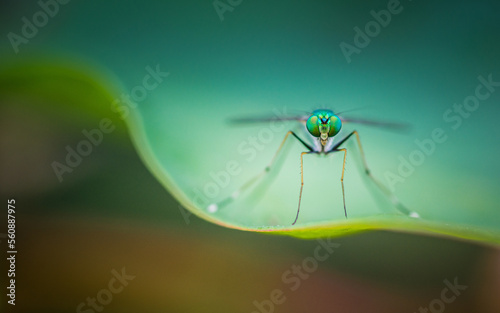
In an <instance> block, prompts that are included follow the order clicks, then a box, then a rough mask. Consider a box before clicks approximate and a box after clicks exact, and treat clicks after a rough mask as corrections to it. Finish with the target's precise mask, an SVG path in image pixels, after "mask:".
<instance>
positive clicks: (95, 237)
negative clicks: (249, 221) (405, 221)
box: [0, 0, 500, 312]
mask: <svg viewBox="0 0 500 313" xmlns="http://www.w3.org/2000/svg"><path fill="white" fill-rule="evenodd" d="M41 3H43V5H41V4H40V3H38V2H35V1H33V2H28V1H3V2H2V4H1V7H0V12H1V13H0V14H1V15H0V29H1V30H2V34H3V37H2V38H3V39H2V41H1V46H0V56H1V62H2V64H1V76H0V110H1V111H0V121H1V122H0V127H1V131H0V145H1V147H0V158H1V159H0V160H1V162H0V166H1V168H0V173H1V174H0V175H1V176H0V183H1V189H0V193H1V195H2V197H1V198H2V199H5V200H6V199H9V198H15V199H16V207H17V213H16V218H17V221H16V225H17V233H18V238H17V239H18V242H17V245H18V251H19V254H18V260H17V263H16V265H17V273H16V275H17V277H16V282H17V283H16V284H17V289H16V290H17V298H16V301H17V302H16V307H15V308H13V307H11V306H8V305H5V308H6V310H7V312H15V311H18V312H32V311H35V310H37V311H42V312H43V311H50V312H68V311H78V309H77V308H78V307H79V305H80V303H86V301H87V300H86V299H87V297H96V295H98V294H99V293H100V292H101V291H102V290H103V289H106V288H109V287H108V282H109V281H110V279H111V278H112V277H113V274H112V270H116V271H118V272H120V271H121V269H122V268H123V267H125V269H126V272H127V273H128V274H130V275H134V276H135V278H134V279H133V280H131V281H130V282H129V284H128V285H127V286H125V287H124V289H123V291H121V292H119V293H117V294H114V295H113V298H112V300H111V301H110V302H109V304H106V305H104V306H103V310H104V311H106V312H115V311H116V312H136V311H139V310H141V311H150V312H200V311H216V310H217V311H219V312H253V311H258V309H257V307H256V306H255V304H254V301H257V302H259V303H262V301H265V300H266V299H269V298H270V294H271V292H272V291H273V290H274V289H279V290H283V291H284V295H285V297H286V301H284V303H282V304H279V305H275V307H274V308H273V310H272V311H274V312H332V311H333V312H367V311H368V312H405V311H407V312H417V311H418V309H419V307H428V306H429V305H430V303H431V301H433V299H438V298H440V297H441V292H442V290H443V288H445V287H446V285H445V284H444V283H443V280H445V279H448V280H449V281H453V280H454V278H455V277H457V278H458V282H459V283H460V284H463V285H467V286H468V288H467V289H466V290H465V291H464V292H463V293H462V294H461V295H460V296H458V297H457V298H456V300H455V301H452V303H450V304H446V308H445V310H446V312H470V311H475V312H498V311H500V302H499V300H498V298H497V296H496V295H497V294H498V290H499V289H500V254H499V252H498V249H497V248H496V247H492V246H486V245H480V244H477V243H468V242H462V241H454V240H452V239H446V238H439V237H426V236H418V235H415V234H401V233H393V232H381V231H380V232H368V233H363V234H360V235H356V236H348V237H342V238H336V239H333V240H332V241H334V242H336V243H338V244H340V247H339V248H338V249H336V250H335V252H334V254H333V255H331V256H330V257H329V258H328V259H327V260H326V261H324V262H321V263H319V266H318V269H317V270H315V271H313V272H312V273H310V277H308V278H307V279H302V280H301V283H300V287H299V288H298V289H297V290H295V291H291V290H290V288H289V286H290V285H289V284H287V283H286V282H284V281H283V278H282V275H284V273H286V272H287V271H289V270H291V268H292V267H293V266H294V265H300V264H302V263H303V261H304V260H306V259H307V258H308V257H311V256H313V255H314V253H313V252H314V249H315V248H316V247H317V246H318V242H317V241H315V240H310V241H308V240H298V239H294V238H288V237H279V236H269V235H263V234H256V233H249V232H241V231H236V230H231V229H226V228H223V227H220V226H216V225H214V224H211V223H208V222H206V221H204V220H201V219H199V218H197V217H195V216H194V215H190V214H189V213H188V211H186V210H185V209H184V208H182V206H181V205H180V204H179V203H178V202H177V201H176V200H175V199H174V198H173V197H172V196H171V195H170V194H169V193H168V191H166V190H165V188H163V187H162V186H161V185H160V183H159V182H158V181H157V180H156V179H155V178H154V176H153V175H152V174H151V172H150V171H148V170H147V168H146V166H145V165H144V163H143V162H142V161H141V157H144V155H143V154H141V157H140V156H139V155H140V154H138V152H137V151H136V149H135V148H134V145H133V143H132V141H131V139H130V136H129V133H128V130H127V128H126V126H125V124H124V121H123V120H122V118H121V115H120V112H118V113H117V112H114V111H113V106H112V102H113V101H114V100H115V99H122V98H121V96H120V95H121V94H122V93H127V92H128V93H130V92H131V91H132V90H134V88H135V87H137V86H142V85H143V84H144V81H143V78H144V77H145V75H147V74H148V73H149V72H148V69H147V67H151V68H153V69H155V68H156V66H157V65H159V67H160V69H161V71H163V72H168V73H169V75H168V77H165V78H164V80H163V81H162V82H161V83H160V84H159V85H158V86H157V87H155V88H152V90H150V91H148V92H147V94H146V96H145V99H143V100H141V101H136V102H137V103H136V104H137V108H135V107H133V106H134V105H133V104H131V105H129V106H127V108H128V109H129V110H130V112H140V116H142V118H143V119H144V125H145V128H146V129H147V131H148V132H149V134H155V136H156V138H159V137H161V136H162V135H164V138H163V139H164V142H158V140H157V143H156V146H155V147H156V148H157V149H158V150H157V151H162V153H163V154H161V153H160V154H157V156H158V155H160V156H162V157H163V159H162V162H164V163H165V166H166V167H169V168H168V169H169V171H170V174H171V175H172V176H173V177H174V178H175V179H176V182H177V183H178V184H179V185H180V186H181V188H184V189H185V190H189V188H191V186H192V185H193V186H199V185H201V186H202V185H203V183H204V182H206V181H207V177H209V171H210V170H212V169H213V168H215V169H219V168H223V167H224V166H223V165H224V164H225V163H226V162H227V161H228V160H231V159H233V158H235V157H238V154H237V153H236V152H235V151H234V145H231V143H234V140H237V139H235V138H246V137H247V135H248V134H250V133H252V132H255V131H256V130H257V131H258V128H254V129H251V128H240V129H234V130H232V129H229V128H228V127H227V125H225V124H224V121H225V120H226V119H227V118H228V117H231V116H241V115H242V114H243V115H244V114H249V115H255V114H257V115H259V114H265V113H268V112H272V110H273V109H282V108H284V107H286V108H287V109H288V111H289V112H296V111H309V110H311V109H315V108H318V107H329V108H333V109H335V110H340V111H342V110H349V109H352V108H360V107H363V108H364V109H363V110H360V111H357V112H353V115H354V113H355V116H362V117H369V118H378V119H389V120H396V121H404V122H409V123H411V124H412V125H413V130H412V132H411V133H410V134H394V133H387V132H383V131H380V130H373V129H370V128H366V127H359V128H357V129H359V130H360V133H361V135H362V140H363V144H364V147H365V150H366V152H367V157H368V160H369V163H370V165H371V167H372V169H373V171H374V173H375V174H377V176H378V177H379V178H382V177H383V175H384V173H386V172H387V171H391V172H394V173H397V167H398V164H399V163H398V162H399V159H398V156H399V155H402V156H403V157H406V158H407V157H408V155H409V154H410V153H411V152H412V151H414V150H415V148H416V146H415V143H414V140H415V139H420V140H422V139H424V138H429V136H430V134H431V132H432V130H433V129H435V128H442V129H444V130H445V131H446V134H447V135H448V139H447V140H446V141H445V142H444V143H442V144H438V145H437V146H436V150H435V152H434V153H433V154H431V155H429V156H428V157H426V159H425V162H424V163H423V164H422V165H421V166H418V167H416V169H415V172H414V173H413V174H412V175H410V176H409V177H408V178H406V179H405V181H404V182H403V183H400V184H398V185H397V186H396V188H395V189H396V190H395V192H396V194H397V195H398V196H399V197H400V198H401V199H402V200H403V202H404V203H406V204H408V205H409V206H411V207H412V208H414V209H415V210H416V211H418V212H419V213H421V214H422V215H426V216H430V217H432V218H433V219H435V220H437V221H441V222H443V223H455V222H456V223H463V222H464V221H470V223H471V225H476V226H477V225H479V226H481V227H485V229H486V230H492V231H498V229H499V213H498V212H499V211H498V209H497V204H498V202H499V200H500V199H499V197H500V195H499V193H498V187H499V175H498V174H500V165H499V163H498V162H496V157H497V156H498V146H497V145H496V140H497V139H498V137H499V136H498V135H499V133H498V129H497V128H496V127H495V126H496V118H497V117H498V116H499V115H498V113H499V106H498V102H499V95H500V93H498V91H497V92H493V93H491V96H490V97H488V98H487V99H485V100H484V101H481V102H480V104H479V107H478V108H477V110H474V111H473V112H470V113H471V115H470V116H469V117H467V118H465V117H462V118H461V120H462V124H461V125H460V126H459V127H457V129H453V128H452V126H453V125H455V123H456V122H455V121H454V122H447V121H446V120H444V118H443V114H444V113H445V112H446V111H447V110H449V109H453V105H454V103H462V102H463V101H464V99H465V98H466V97H468V96H470V95H473V94H474V92H475V88H476V86H477V85H478V83H479V81H478V76H480V75H481V76H483V77H488V75H490V74H491V75H492V77H493V80H494V81H499V80H500V71H499V68H500V60H499V58H498V55H500V54H499V53H500V44H499V40H498V39H499V33H500V20H499V19H498V16H499V13H500V4H499V3H498V2H496V1H478V2H474V3H472V2H466V1H458V2H457V1H454V2H452V1H444V2H440V3H437V4H436V3H433V2H431V1H402V2H401V3H400V4H399V6H398V8H399V10H400V12H399V13H398V14H393V15H392V16H391V21H390V23H389V24H388V25H387V26H386V27H381V28H380V33H379V34H378V35H376V36H373V38H371V41H370V42H369V44H368V45H367V46H366V47H364V48H360V53H359V54H352V55H351V60H350V61H351V62H348V60H347V59H346V57H345V56H344V54H343V53H342V50H341V48H340V46H339V45H340V44H341V43H342V42H346V43H349V44H351V45H354V41H353V40H354V37H355V31H354V28H355V27H360V28H361V29H364V28H365V25H367V23H369V22H370V21H373V20H374V17H373V16H372V15H371V14H370V11H372V10H375V11H376V12H379V11H380V10H387V8H388V4H389V3H395V2H393V1H353V2H338V1H308V2H306V1H287V2H285V1H280V2H275V3H269V2H268V1H246V0H243V1H232V2H231V1H222V0H221V1H216V2H212V1H183V2H180V1H147V2H138V1H120V2H118V1H106V2H102V1H101V2H98V1H86V2H78V1H69V2H68V3H66V4H62V3H59V2H51V1H44V0H42V1H41ZM47 3H50V4H51V5H52V7H50V6H49V9H48V10H49V11H50V10H52V11H51V12H52V13H53V14H52V15H53V16H51V17H48V18H47V20H46V22H44V21H43V16H42V15H43V14H42V15H40V14H38V12H41V11H42V12H43V8H42V6H45V7H47V6H46V4H47ZM55 3H57V4H55ZM214 3H215V4H216V5H217V7H218V8H219V10H223V8H224V5H226V7H225V8H226V9H227V8H228V7H227V6H229V8H230V9H229V10H227V11H225V12H224V13H220V12H219V13H220V14H218V12H217V9H216V8H215V6H214ZM221 3H222V4H221ZM56 6H57V7H58V9H57V12H56V10H55V8H56ZM36 14H38V15H39V16H42V17H39V18H40V20H39V21H38V23H40V25H42V26H40V27H36V33H35V32H34V31H33V30H31V33H30V30H28V29H27V28H26V29H25V30H24V31H27V32H28V34H32V38H25V41H23V43H21V44H19V45H14V46H16V47H17V50H18V51H17V53H16V51H15V50H16V49H15V48H14V46H13V45H12V44H11V41H12V40H13V39H12V38H14V37H12V36H13V35H9V34H11V33H15V34H17V35H19V36H21V35H23V29H24V28H23V27H25V26H23V25H25V20H24V19H23V18H24V17H26V19H27V20H28V21H33V18H34V17H35V16H36ZM221 14H222V15H221ZM221 16H222V18H221ZM23 36H25V35H23ZM30 36H31V35H30ZM16 38H17V37H16ZM15 40H19V38H17V39H15ZM131 106H132V107H131ZM365 107H367V108H365ZM159 112H161V113H162V114H159ZM121 113H122V114H123V112H121ZM133 114H134V113H133ZM457 114H458V113H454V114H452V115H453V116H458V115H457ZM105 118H109V119H110V120H111V123H112V125H113V126H114V127H115V129H114V130H113V131H111V132H110V133H109V134H103V139H102V143H100V144H99V145H97V146H94V147H93V148H92V152H91V153H90V154H89V155H88V156H86V157H83V158H82V160H81V162H80V164H79V165H78V166H76V167H75V168H74V169H73V170H72V172H71V173H65V174H64V175H63V176H62V177H63V180H62V182H60V180H59V179H58V177H57V175H56V174H55V172H54V169H53V167H52V165H53V162H55V161H56V162H61V163H63V162H64V160H65V158H66V155H67V153H68V152H67V150H66V149H67V148H66V147H67V146H70V147H73V148H75V147H77V146H78V144H79V143H81V141H82V139H85V137H84V135H83V134H82V131H83V130H88V131H90V130H92V129H96V128H97V127H99V123H101V121H102V120H103V119H105ZM192 125H195V128H194V129H193V128H192ZM197 127H199V128H197ZM284 132H286V130H285V131H284ZM281 138H282V137H281V136H280V135H276V136H274V138H273V140H272V142H270V143H269V144H268V147H269V148H268V149H266V150H264V151H263V152H262V153H261V154H259V155H258V158H257V159H256V161H255V162H252V163H251V165H250V166H249V167H247V168H245V169H244V173H245V174H244V175H242V176H241V177H239V178H238V181H234V184H235V185H239V182H240V181H241V182H243V181H245V177H246V176H245V175H247V174H248V175H250V174H252V173H254V172H255V171H257V170H259V169H261V168H263V166H265V165H266V164H267V162H268V161H269V160H270V157H272V154H273V153H274V151H275V148H274V147H277V145H278V144H279V141H280V140H281ZM240 140H241V139H240ZM238 142H239V141H238ZM167 150H169V151H170V153H166V152H165V151H167ZM292 155H293V154H292ZM180 161H182V162H180ZM291 166H293V164H292V165H291ZM311 166H312V165H311ZM207 169H208V170H207ZM292 170H293V171H296V172H298V167H297V168H295V169H294V168H292ZM250 176H251V175H250ZM335 177H336V176H335ZM311 179H314V176H311ZM290 181H291V182H292V183H293V181H292V180H290ZM334 182H335V184H337V183H338V181H337V180H336V179H335V180H334ZM297 185H298V184H297ZM297 187H298V186H297ZM348 191H349V189H347V190H346V192H348ZM228 192H229V191H228ZM278 196H281V195H280V194H278ZM287 196H288V193H287ZM281 197H282V196H281ZM351 197H352V198H355V194H354V195H353V194H351ZM287 198H288V197H287ZM289 198H290V199H291V200H290V201H292V200H293V201H292V202H293V203H295V201H296V200H295V199H296V192H295V191H292V192H290V197H289ZM5 200H4V201H5ZM284 208H285V210H284V211H283V212H285V213H283V214H284V215H283V216H284V217H283V218H284V219H287V218H288V215H286V214H288V213H286V212H287V211H286V206H284ZM293 209H294V208H293ZM261 210H262V211H266V210H265V208H264V207H262V209H261ZM290 212H291V217H290V219H291V218H292V217H293V215H294V213H295V212H294V210H290ZM309 212H310V213H309V214H310V215H309V216H308V215H307V214H308V213H305V214H306V215H305V218H306V219H308V220H313V221H314V220H316V219H318V218H323V216H319V217H318V216H314V212H313V211H309ZM328 212H332V210H328ZM355 212H356V211H354V212H353V214H354V215H356V213H355ZM337 213H338V216H339V217H342V214H343V213H342V211H341V210H340V206H339V209H338V210H335V213H333V214H337ZM244 214H248V215H249V216H251V214H252V213H251V212H247V213H244ZM238 216H239V218H241V216H242V215H241V214H238ZM238 216H236V217H235V218H238ZM243 216H244V215H243ZM331 217H337V216H336V215H335V216H329V218H331ZM3 218H4V217H2V219H3ZM238 222H240V223H241V221H238ZM3 233H5V232H3ZM0 240H1V241H2V247H5V245H4V244H5V239H4V238H3V237H2V238H0ZM2 251H5V249H3V248H2ZM2 259H3V260H5V258H2ZM2 268H5V269H6V268H7V265H5V266H2ZM3 275H4V274H2V277H5V276H3ZM0 281H3V279H2V280H0ZM0 299H1V300H2V305H4V304H5V303H6V301H7V298H6V297H5V295H2V296H1V297H0ZM80 309H81V308H80ZM85 310H88V312H90V311H92V309H91V308H90V306H88V305H86V306H85V307H84V308H83V309H81V310H80V311H81V312H85ZM94 311H97V310H95V309H94ZM268 311H270V310H268Z"/></svg>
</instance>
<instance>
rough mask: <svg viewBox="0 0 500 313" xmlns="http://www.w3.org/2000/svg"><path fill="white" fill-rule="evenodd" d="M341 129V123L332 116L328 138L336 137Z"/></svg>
mask: <svg viewBox="0 0 500 313" xmlns="http://www.w3.org/2000/svg"><path fill="white" fill-rule="evenodd" d="M341 128H342V121H341V120H340V118H338V117H337V116H335V115H333V116H331V117H330V131H329V132H328V136H329V137H333V136H335V135H337V134H338V133H339V131H340V129H341Z"/></svg>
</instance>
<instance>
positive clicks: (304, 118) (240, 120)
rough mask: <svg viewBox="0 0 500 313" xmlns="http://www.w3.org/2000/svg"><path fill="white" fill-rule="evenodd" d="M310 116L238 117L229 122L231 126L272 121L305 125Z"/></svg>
mask: <svg viewBox="0 0 500 313" xmlns="http://www.w3.org/2000/svg"><path fill="white" fill-rule="evenodd" d="M307 118H308V115H300V116H262V117H237V118H231V119H229V120H228V122H229V123H231V124H251V123H265V122H271V121H297V122H303V123H305V122H306V121H307Z"/></svg>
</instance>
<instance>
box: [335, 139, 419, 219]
mask: <svg viewBox="0 0 500 313" xmlns="http://www.w3.org/2000/svg"><path fill="white" fill-rule="evenodd" d="M353 135H355V136H356V141H357V143H358V147H359V150H360V152H361V159H362V161H363V167H364V170H365V174H366V175H367V176H368V177H369V178H370V179H371V180H372V181H373V182H374V183H375V185H376V186H377V187H378V188H379V189H380V191H382V193H384V195H385V196H386V197H388V198H389V199H390V200H391V202H392V203H393V204H394V206H395V207H396V208H397V209H398V211H400V212H401V213H403V214H405V215H408V216H410V217H415V218H418V217H420V216H419V215H418V213H417V212H414V211H410V210H409V209H408V208H406V207H405V206H404V205H403V204H402V203H401V201H399V199H398V198H397V197H396V196H395V195H394V194H393V193H392V192H391V191H390V190H389V189H387V187H386V186H384V185H383V184H382V183H381V182H380V181H379V180H377V179H376V178H375V177H373V175H372V174H371V172H370V169H369V168H368V164H367V163H366V158H365V153H364V151H363V146H362V145H361V140H360V139H359V134H358V132H357V131H353V132H351V133H350V134H349V135H347V136H346V137H344V138H343V139H342V140H341V141H339V142H338V143H336V144H335V145H334V146H333V147H332V148H331V149H330V150H329V151H328V152H327V153H330V152H335V151H340V150H342V149H338V147H339V146H341V145H342V144H344V143H345V142H346V141H347V140H349V139H350V138H352V136H353ZM344 150H345V149H344ZM344 166H345V155H344V164H343V167H342V177H343V176H344ZM343 191H344V184H343V182H342V193H343ZM344 209H345V198H344ZM346 217H347V213H346Z"/></svg>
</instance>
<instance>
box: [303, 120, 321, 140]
mask: <svg viewBox="0 0 500 313" xmlns="http://www.w3.org/2000/svg"><path fill="white" fill-rule="evenodd" d="M306 127H307V130H308V131H309V132H310V133H311V135H313V136H314V137H319V136H320V132H319V127H318V117H317V116H316V115H313V116H311V117H310V118H308V119H307V122H306Z"/></svg>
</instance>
